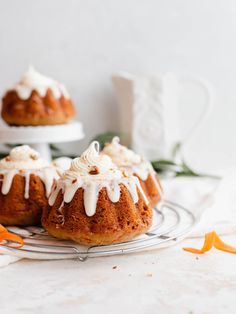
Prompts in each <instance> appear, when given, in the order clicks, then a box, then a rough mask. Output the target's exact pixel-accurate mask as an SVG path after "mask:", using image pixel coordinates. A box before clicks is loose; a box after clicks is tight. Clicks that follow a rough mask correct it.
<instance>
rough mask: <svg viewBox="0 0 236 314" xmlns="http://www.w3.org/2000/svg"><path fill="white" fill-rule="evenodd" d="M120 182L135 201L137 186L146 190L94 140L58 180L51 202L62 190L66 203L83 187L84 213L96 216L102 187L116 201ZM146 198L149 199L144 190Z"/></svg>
mask: <svg viewBox="0 0 236 314" xmlns="http://www.w3.org/2000/svg"><path fill="white" fill-rule="evenodd" d="M120 184H123V185H125V186H126V188H127V189H128V190H129V192H130V194H131V197H132V199H133V201H134V203H137V201H138V192H137V188H138V189H139V190H140V191H141V193H143V191H142V189H141V186H140V184H139V181H138V179H137V178H136V177H134V176H130V177H124V175H123V173H122V171H121V170H119V169H118V168H117V166H116V165H115V164H114V163H113V162H112V160H111V158H110V157H109V156H106V155H104V154H100V153H99V144H98V142H96V141H94V142H92V143H91V144H90V146H89V147H88V149H87V150H86V151H85V152H84V153H83V154H82V155H81V157H78V158H75V159H74V160H73V161H72V163H71V167H70V169H69V170H67V171H65V172H64V173H63V175H62V177H61V179H60V180H58V181H57V186H56V188H55V189H54V190H53V192H52V193H51V195H50V197H49V205H51V206H52V205H53V204H54V203H55V201H56V199H57V196H58V193H59V192H60V191H61V190H62V193H63V204H64V202H65V203H69V202H71V201H72V199H73V197H74V195H75V193H76V191H77V190H78V189H79V188H83V190H84V208H85V212H86V214H87V215H88V216H93V215H94V214H95V212H96V207H97V200H98V196H99V192H100V190H101V189H102V188H106V190H107V194H108V197H109V199H110V200H111V201H112V202H114V203H116V202H118V201H119V199H120ZM143 197H144V199H145V200H146V197H145V195H144V193H143ZM146 201H147V200H146ZM63 204H61V206H60V208H62V207H63Z"/></svg>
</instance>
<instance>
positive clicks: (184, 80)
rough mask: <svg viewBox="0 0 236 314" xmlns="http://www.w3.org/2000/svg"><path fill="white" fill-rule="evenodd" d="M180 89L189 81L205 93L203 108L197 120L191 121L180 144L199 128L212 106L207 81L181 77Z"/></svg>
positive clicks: (211, 95)
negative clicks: (191, 123)
mask: <svg viewBox="0 0 236 314" xmlns="http://www.w3.org/2000/svg"><path fill="white" fill-rule="evenodd" d="M180 83H181V85H182V86H181V89H184V84H186V83H191V84H193V85H195V86H198V87H199V88H200V89H201V90H203V92H204V94H205V101H204V108H203V110H202V112H201V114H200V116H199V117H198V118H197V120H196V121H195V122H194V123H193V125H192V127H191V128H190V130H189V131H188V133H187V134H186V135H185V136H184V137H183V139H182V145H183V144H185V143H186V142H187V141H188V140H189V139H190V138H191V137H192V135H193V133H194V132H195V131H196V130H197V129H199V127H200V126H201V125H202V123H203V122H204V121H205V120H206V119H207V117H208V116H209V114H210V112H211V111H212V108H213V93H212V87H211V86H210V84H209V82H207V81H206V80H204V79H201V78H192V77H190V78H182V79H180Z"/></svg>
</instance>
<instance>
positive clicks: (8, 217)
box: [0, 145, 58, 226]
mask: <svg viewBox="0 0 236 314" xmlns="http://www.w3.org/2000/svg"><path fill="white" fill-rule="evenodd" d="M57 178H58V175H57V173H56V170H55V169H54V168H53V167H50V166H49V165H48V163H47V162H46V161H44V160H43V159H41V158H40V156H39V154H38V153H37V152H36V151H35V150H33V149H31V148H30V147H29V146H27V145H23V146H18V147H15V148H13V149H12V150H11V152H10V154H9V156H7V157H6V158H4V159H2V160H1V161H0V224H4V225H23V226H31V225H37V224H39V223H40V221H41V215H42V209H43V208H44V207H46V206H47V204H48V196H49V194H50V191H51V188H52V184H53V182H54V181H55V180H56V179H57Z"/></svg>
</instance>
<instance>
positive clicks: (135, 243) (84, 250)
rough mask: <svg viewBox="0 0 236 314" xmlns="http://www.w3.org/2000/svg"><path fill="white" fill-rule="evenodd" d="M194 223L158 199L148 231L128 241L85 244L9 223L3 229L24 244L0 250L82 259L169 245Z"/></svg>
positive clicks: (182, 211) (185, 212) (181, 210)
mask: <svg viewBox="0 0 236 314" xmlns="http://www.w3.org/2000/svg"><path fill="white" fill-rule="evenodd" d="M196 223H197V218H196V217H195V216H194V214H193V213H192V212H191V211H190V210H188V209H186V208H185V207H183V206H181V205H179V204H176V203H173V202H170V201H162V202H161V203H160V204H159V205H158V206H157V207H156V208H155V209H154V219H153V224H152V227H151V228H150V230H149V231H148V232H146V233H145V234H143V235H142V236H139V237H137V238H135V239H133V240H132V241H128V242H124V243H119V244H112V245H105V246H91V247H86V246H82V245H77V244H76V243H75V242H72V241H61V240H57V239H55V238H53V237H51V236H50V235H49V234H48V233H47V232H46V231H45V230H44V229H43V228H41V227H24V228H23V227H22V228H21V227H15V226H10V227H7V229H8V230H9V231H11V232H13V233H15V234H18V235H20V236H21V237H22V238H23V239H24V242H25V245H24V246H23V247H22V248H15V247H5V246H4V247H1V248H0V252H1V253H5V254H9V255H13V256H17V257H24V258H30V259H70V258H76V259H78V260H80V261H85V260H86V259H88V258H91V257H100V256H111V255H117V254H126V253H132V252H140V251H144V250H147V249H151V248H161V247H166V246H169V245H173V244H175V243H177V241H180V240H182V239H183V238H185V237H186V236H187V235H188V233H189V232H191V231H192V229H193V228H194V226H195V224H196ZM9 244H10V243H9Z"/></svg>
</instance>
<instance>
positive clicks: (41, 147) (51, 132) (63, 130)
mask: <svg viewBox="0 0 236 314" xmlns="http://www.w3.org/2000/svg"><path fill="white" fill-rule="evenodd" d="M82 138H84V132H83V126H82V123H81V122H79V121H73V122H70V123H67V124H61V125H50V126H49V125H47V126H7V125H6V126H5V125H4V126H0V143H1V144H29V145H30V146H31V147H32V148H34V149H36V150H37V151H38V152H39V153H40V155H41V156H42V157H43V158H44V159H46V160H48V161H49V162H50V161H51V158H52V157H51V151H50V147H49V144H50V143H62V142H73V141H78V140H81V139H82Z"/></svg>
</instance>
